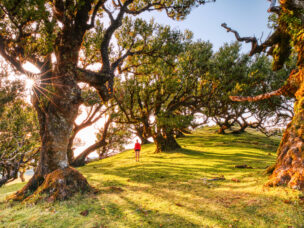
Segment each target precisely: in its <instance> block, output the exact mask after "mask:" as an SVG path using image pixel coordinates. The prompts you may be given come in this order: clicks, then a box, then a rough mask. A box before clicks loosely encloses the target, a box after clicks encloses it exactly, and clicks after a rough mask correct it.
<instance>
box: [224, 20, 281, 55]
mask: <svg viewBox="0 0 304 228" xmlns="http://www.w3.org/2000/svg"><path fill="white" fill-rule="evenodd" d="M221 26H222V27H223V28H225V29H226V30H227V32H232V33H234V35H235V38H236V39H237V41H240V42H245V43H251V51H250V54H249V55H250V56H252V55H254V54H256V53H261V52H265V51H266V49H267V48H268V47H271V46H273V45H274V44H276V43H278V42H279V41H280V32H279V31H278V30H276V31H275V32H274V33H273V34H272V35H271V36H270V37H269V38H268V39H267V40H266V41H265V42H264V43H262V44H260V45H259V44H258V40H257V38H256V37H241V36H240V34H239V33H238V32H237V31H236V30H233V29H232V28H230V27H228V26H227V24H226V23H223V24H221Z"/></svg>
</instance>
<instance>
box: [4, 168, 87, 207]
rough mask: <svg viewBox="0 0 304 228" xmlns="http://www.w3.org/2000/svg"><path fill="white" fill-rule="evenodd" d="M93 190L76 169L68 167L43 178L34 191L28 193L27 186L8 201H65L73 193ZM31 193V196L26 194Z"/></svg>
mask: <svg viewBox="0 0 304 228" xmlns="http://www.w3.org/2000/svg"><path fill="white" fill-rule="evenodd" d="M91 191H93V188H92V187H91V186H90V185H89V183H88V182H87V180H86V178H85V177H84V176H83V175H82V174H81V173H80V172H79V171H77V170H76V169H74V168H71V167H68V168H65V169H57V170H55V171H53V172H52V173H50V174H48V175H47V176H46V177H45V180H44V181H43V183H42V184H41V185H40V186H39V187H38V188H37V189H36V191H34V192H33V191H32V192H31V191H30V190H29V185H26V186H25V187H24V188H23V189H22V190H20V191H19V192H17V193H15V194H14V195H13V196H11V197H9V198H8V199H9V200H10V199H12V200H19V201H21V200H24V201H37V200H39V199H41V198H42V197H43V198H44V199H45V200H47V201H50V202H53V201H56V200H60V201H62V200H66V199H68V198H70V197H71V196H73V195H74V194H75V193H84V192H91ZM29 192H31V194H28V193H29Z"/></svg>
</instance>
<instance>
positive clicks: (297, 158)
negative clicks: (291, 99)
mask: <svg viewBox="0 0 304 228" xmlns="http://www.w3.org/2000/svg"><path fill="white" fill-rule="evenodd" d="M302 87H304V84H303V85H302ZM267 185H268V186H278V185H287V186H288V187H290V188H293V189H304V97H303V96H301V98H300V99H299V100H298V101H297V102H296V104H295V116H294V117H293V119H292V121H291V122H290V123H289V124H288V126H287V129H286V130H285V132H284V135H283V138H282V140H281V143H280V146H279V148H278V157H277V161H276V165H275V169H274V171H273V173H272V175H271V176H270V181H269V182H268V183H267Z"/></svg>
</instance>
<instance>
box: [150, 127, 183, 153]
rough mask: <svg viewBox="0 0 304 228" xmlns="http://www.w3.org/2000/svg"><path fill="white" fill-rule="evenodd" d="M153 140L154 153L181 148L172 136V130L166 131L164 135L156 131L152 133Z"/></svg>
mask: <svg viewBox="0 0 304 228" xmlns="http://www.w3.org/2000/svg"><path fill="white" fill-rule="evenodd" d="M153 140H154V143H155V145H156V150H155V153H160V152H166V151H174V150H178V149H180V148H181V147H180V145H179V144H178V143H177V142H176V140H175V138H174V134H173V131H169V132H166V134H165V135H162V134H161V133H157V134H155V135H153Z"/></svg>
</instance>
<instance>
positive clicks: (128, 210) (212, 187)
mask: <svg viewBox="0 0 304 228" xmlns="http://www.w3.org/2000/svg"><path fill="white" fill-rule="evenodd" d="M178 141H179V143H180V144H181V145H182V148H183V149H181V150H179V151H174V152H170V153H161V154H154V153H153V151H154V145H146V146H143V150H142V153H141V159H140V160H141V161H140V162H135V160H134V153H133V152H132V151H126V152H123V153H121V154H119V155H117V156H114V157H110V158H107V159H104V160H102V161H98V162H93V163H90V164H88V165H86V166H85V167H82V168H80V169H79V170H80V171H81V172H82V173H83V174H84V175H85V176H86V177H87V178H88V180H89V182H90V184H91V185H93V186H95V187H96V188H98V189H100V193H98V194H97V195H77V196H75V197H74V198H73V199H72V200H69V201H65V202H57V203H55V204H52V203H48V202H40V203H38V204H35V205H33V204H20V203H6V202H4V199H5V196H6V195H8V194H11V193H12V192H14V191H16V190H17V189H19V188H21V186H22V185H23V183H17V184H12V185H8V186H5V187H3V188H0V227H115V228H116V227H183V228H184V227H303V226H304V201H303V200H301V199H303V198H304V197H302V193H300V192H298V191H296V190H291V189H287V188H282V187H280V188H268V187H264V186H263V185H264V183H265V182H266V181H267V176H265V174H263V172H264V170H265V168H266V167H267V166H269V165H271V164H273V163H274V161H275V157H276V153H275V151H276V148H277V146H278V143H279V139H278V138H277V139H276V138H271V139H270V138H266V137H265V136H262V135H260V134H258V133H255V132H250V133H244V134H242V135H218V134H215V133H214V129H212V128H205V129H202V130H198V131H197V132H195V133H194V134H193V135H189V136H187V137H185V138H181V139H179V140H178ZM235 165H247V166H249V168H245V169H244V168H243V169H240V168H235ZM250 167H252V169H251V168H250Z"/></svg>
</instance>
